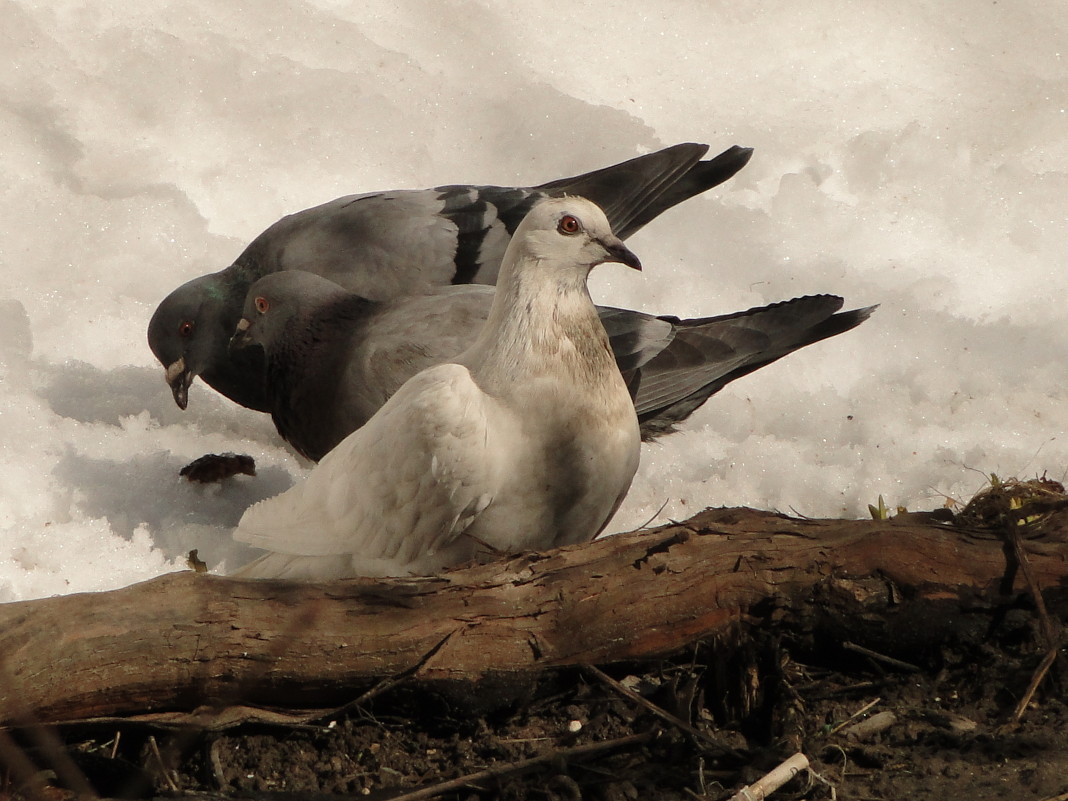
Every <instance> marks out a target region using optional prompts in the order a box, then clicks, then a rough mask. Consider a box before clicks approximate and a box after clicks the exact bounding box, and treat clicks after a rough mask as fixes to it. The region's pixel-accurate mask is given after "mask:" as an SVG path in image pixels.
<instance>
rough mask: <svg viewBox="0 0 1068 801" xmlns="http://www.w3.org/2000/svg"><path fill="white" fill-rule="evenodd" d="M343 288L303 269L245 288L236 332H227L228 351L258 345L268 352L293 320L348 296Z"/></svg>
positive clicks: (289, 271)
mask: <svg viewBox="0 0 1068 801" xmlns="http://www.w3.org/2000/svg"><path fill="white" fill-rule="evenodd" d="M350 295H351V293H349V292H348V291H347V290H345V289H344V288H342V287H340V286H338V285H337V284H335V283H334V282H333V281H330V280H328V279H326V278H323V277H321V276H318V275H315V274H313V273H308V272H304V271H303V270H284V271H282V272H277V273H271V274H269V275H266V276H264V277H263V278H261V279H260V280H258V281H256V283H254V284H253V285H252V286H251V287H249V290H248V294H247V295H246V296H245V306H244V308H243V309H242V311H241V319H240V320H238V321H237V324H236V330H235V331H233V332H231V333H232V334H233V337H232V338H231V339H230V350H231V352H234V351H239V350H241V349H244V348H246V347H248V346H249V345H260V346H261V347H263V348H264V349H265V350H266V351H268V352H270V350H271V349H272V347H273V345H274V344H275V343H276V342H278V341H280V340H281V339H282V338H283V337H284V336H285V332H286V330H287V328H288V327H289V325H290V323H291V321H292V320H294V319H299V318H301V317H302V316H308V315H311V314H313V313H314V312H315V311H316V310H317V309H320V308H322V307H323V306H325V305H326V304H327V303H329V302H330V301H332V300H334V299H337V298H345V297H350Z"/></svg>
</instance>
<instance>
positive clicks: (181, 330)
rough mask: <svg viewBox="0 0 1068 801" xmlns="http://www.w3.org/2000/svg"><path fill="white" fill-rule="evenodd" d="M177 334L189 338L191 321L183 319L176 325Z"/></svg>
mask: <svg viewBox="0 0 1068 801" xmlns="http://www.w3.org/2000/svg"><path fill="white" fill-rule="evenodd" d="M178 336H180V337H181V338H182V339H189V337H191V336H193V321H192V320H183V321H182V322H181V323H180V324H179V326H178Z"/></svg>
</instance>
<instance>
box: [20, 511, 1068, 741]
mask: <svg viewBox="0 0 1068 801" xmlns="http://www.w3.org/2000/svg"><path fill="white" fill-rule="evenodd" d="M1026 552H1027V555H1028V559H1029V561H1030V563H1031V567H1032V569H1033V571H1034V574H1035V576H1036V577H1037V580H1038V581H1039V583H1040V584H1041V585H1042V586H1043V587H1044V588H1050V589H1052V588H1058V587H1059V588H1060V589H1062V590H1063V589H1064V588H1065V587H1066V586H1068V552H1066V549H1065V546H1064V545H1063V544H1061V543H1048V542H1041V541H1029V542H1028V543H1027V544H1026ZM1005 569H1006V562H1005V555H1004V551H1003V545H1002V543H1001V541H1000V540H999V539H997V538H996V537H994V536H976V535H971V534H968V533H966V532H962V531H959V530H957V529H954V528H952V527H949V526H945V525H941V524H934V523H929V522H924V521H923V519H921V518H918V517H913V516H909V515H904V516H900V517H899V518H896V519H894V520H890V521H851V520H802V519H796V518H788V517H784V516H781V515H776V514H771V513H765V512H754V511H752V510H748V509H717V510H712V509H710V510H706V511H705V512H703V513H701V514H699V515H697V516H696V517H694V518H692V519H691V520H689V521H687V522H686V523H684V524H680V525H672V526H666V527H664V528H661V529H657V530H652V531H644V532H635V533H631V534H624V535H619V536H615V537H610V538H606V539H603V540H598V541H596V542H593V543H589V544H586V545H581V546H573V547H569V548H564V549H560V550H557V551H552V552H547V553H543V554H533V555H530V554H528V555H524V556H517V557H513V558H510V559H507V560H503V561H500V562H496V563H493V564H486V565H478V566H471V567H467V568H464V569H460V570H456V571H454V572H451V573H449V574H447V575H446V576H443V577H436V578H426V579H389V580H381V579H378V580H371V579H367V580H354V581H346V582H335V583H329V584H296V583H289V582H282V581H239V580H234V579H227V578H223V577H218V576H211V575H205V574H197V573H194V572H192V571H190V572H183V573H174V574H169V575H166V576H161V577H160V578H157V579H153V580H151V581H146V582H143V583H141V584H137V585H134V586H132V587H128V588H125V589H122V590H116V591H112V592H104V593H92V594H81V595H70V596H64V597H57V598H49V599H44V600H38V601H27V602H19V603H11V604H6V605H2V606H0V720H2V721H3V722H6V723H13V722H19V721H25V720H28V719H33V720H38V721H45V722H52V721H64V720H72V719H82V718H87V717H94V716H109V715H124V714H132V713H143V712H150V711H163V710H191V709H193V708H195V707H197V706H199V705H204V704H231V703H237V702H250V701H251V702H255V703H261V704H268V705H274V706H278V707H287V708H292V707H299V706H304V705H311V704H320V705H321V704H338V703H343V702H344V701H346V700H349V699H351V698H352V697H354V696H355V695H357V694H358V692H359V690H360V689H361V688H365V687H367V686H368V685H369V684H370V683H372V682H374V681H376V680H379V679H382V678H384V677H388V676H393V675H396V674H399V673H402V672H404V671H407V670H412V669H413V668H416V667H417V668H418V670H417V676H418V679H419V680H421V681H445V680H463V681H471V680H477V679H480V678H486V677H492V676H500V675H508V674H530V673H531V672H533V671H540V670H543V669H546V668H551V667H559V666H567V665H576V664H606V663H611V662H619V661H626V660H636V659H648V658H651V657H656V656H658V655H664V654H668V653H671V652H673V651H676V650H678V649H680V648H682V647H684V646H685V645H687V644H689V643H692V642H694V641H696V640H698V639H702V638H708V637H714V636H720V635H724V634H726V633H727V632H729V631H730V630H731V629H732V627H737V626H739V625H742V624H745V625H750V624H752V623H753V622H757V623H759V622H760V621H761V620H770V619H772V616H774V615H779V616H780V617H781V616H782V615H784V614H788V615H797V616H799V617H803V616H806V615H807V616H809V618H810V619H811V618H812V616H819V615H830V612H828V610H829V609H831V608H837V609H838V610H839V612H842V611H843V610H844V611H845V619H844V620H842V619H839V621H838V623H837V625H840V626H843V627H844V628H846V629H848V630H849V631H850V632H851V636H850V638H851V639H854V640H857V641H863V640H864V637H863V636H858V635H857V632H856V630H857V629H860V630H863V629H864V628H865V627H866V626H867V627H868V628H869V629H870V632H872V633H873V636H877V637H883V638H885V640H886V642H887V643H889V644H890V645H892V644H893V643H894V642H899V643H904V644H905V645H908V646H912V645H918V646H920V647H922V646H923V645H924V643H925V642H929V641H930V640H932V639H936V638H937V637H938V636H940V635H939V632H938V625H939V620H945V619H952V618H953V617H954V613H955V612H959V611H960V610H961V609H962V608H964V607H974V606H975V605H976V604H984V603H987V604H988V603H989V602H991V601H992V600H994V599H995V598H996V597H997V595H998V592H999V582H1001V580H1002V578H1003V576H1004V574H1005ZM1017 586H1019V579H1018V580H1017ZM841 617H842V616H841V615H839V618H841ZM918 621H919V622H921V623H923V624H929V625H919V624H918ZM890 645H888V647H890ZM890 650H893V648H892V647H890Z"/></svg>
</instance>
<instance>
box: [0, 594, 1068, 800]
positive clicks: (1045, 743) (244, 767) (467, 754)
mask: <svg viewBox="0 0 1068 801" xmlns="http://www.w3.org/2000/svg"><path fill="white" fill-rule="evenodd" d="M968 639H971V638H968ZM983 639H985V642H982V643H980V644H978V645H975V644H969V645H961V644H959V643H954V642H950V641H947V642H946V643H945V645H944V647H943V648H942V649H941V650H940V651H939V652H938V653H931V654H929V655H927V658H926V659H924V660H923V661H922V663H920V664H918V665H916V666H915V668H918V669H913V668H911V667H909V666H907V665H898V664H894V663H892V662H891V663H888V662H886V661H884V660H882V659H880V658H879V657H871V656H867V655H863V654H859V653H856V652H853V651H849V650H843V649H842V648H841V647H840V646H835V645H834V644H831V643H820V642H814V641H804V640H803V639H795V638H793V637H791V635H790V633H789V632H772V631H769V632H764V633H761V634H758V635H757V636H756V637H751V638H747V639H746V640H745V642H739V643H715V644H712V643H703V644H698V645H696V646H695V647H693V648H692V649H689V650H687V651H686V652H684V653H679V654H677V655H676V656H675V657H674V658H672V659H670V660H665V661H661V662H658V663H656V664H641V665H616V666H612V667H611V668H610V669H609V670H608V673H607V674H606V675H609V676H610V677H611V678H615V679H618V680H620V681H621V682H622V683H623V685H624V687H626V688H628V689H630V690H631V691H633V692H636V693H637V694H638V695H639V696H640V698H642V699H643V700H644V701H645V702H646V704H648V705H649V706H647V705H646V704H642V703H639V702H638V701H635V700H633V699H632V698H631V697H629V696H626V695H624V694H623V693H622V691H620V690H619V689H618V687H616V686H613V685H611V684H609V683H608V682H607V681H606V680H605V678H604V677H603V676H602V675H599V674H597V673H596V672H594V671H590V670H588V669H575V670H568V671H561V672H558V673H553V674H551V675H547V676H545V677H544V678H543V680H541V681H540V682H539V683H538V684H537V685H535V686H531V687H527V688H521V689H522V692H520V694H519V695H515V697H513V698H511V699H508V700H507V701H506V702H505V703H501V693H500V692H499V691H498V690H497V689H495V688H484V690H485V692H484V694H482V693H481V692H479V690H478V689H477V688H476V691H475V693H474V695H465V694H464V693H457V694H456V695H455V697H446V696H444V695H442V694H441V693H429V692H424V691H417V690H413V689H406V688H405V687H404V686H403V684H401V685H399V686H397V687H396V688H395V689H393V690H392V691H390V692H387V693H385V694H382V695H380V696H379V697H377V698H376V699H374V700H373V701H371V702H369V703H368V704H367V705H366V706H364V707H362V708H359V709H356V710H353V712H352V713H351V714H349V715H347V716H345V717H340V718H335V719H331V720H325V721H322V723H321V724H317V725H264V724H259V723H257V724H245V725H242V726H239V727H237V728H234V729H231V730H227V731H222V732H216V733H208V732H200V733H191V732H188V731H187V732H178V733H175V732H168V731H167V730H164V729H153V728H151V727H145V726H141V725H136V724H135V725H130V724H125V725H123V724H114V725H99V726H93V727H89V728H84V727H82V728H73V729H68V730H64V731H61V732H60V734H61V735H62V737H63V739H64V740H65V742H66V743H67V744H68V746H69V749H68V751H67V753H68V754H69V756H70V757H71V759H72V762H73V765H72V766H71V767H74V766H76V768H77V771H78V772H80V773H81V774H82V775H83V776H84V777H85V780H86V781H87V782H88V783H89V785H90V786H92V787H93V788H94V789H95V790H96V792H98V793H99V794H101V795H104V796H109V797H123V798H151V797H157V796H175V795H183V794H192V795H194V796H196V797H228V798H263V799H266V798H278V799H283V798H307V799H313V798H317V797H320V796H326V795H329V796H331V797H338V796H347V797H353V798H394V797H400V798H407V797H412V798H414V797H423V798H426V797H442V798H450V799H464V800H465V801H466V800H468V799H526V798H535V799H561V800H564V799H566V800H567V801H571V800H572V799H605V800H606V801H616V800H617V799H618V800H619V801H622V800H623V799H646V798H657V799H694V798H708V799H724V798H729V797H730V796H731V795H732V794H733V793H734V792H735V791H736V790H738V789H739V788H740V787H742V786H744V785H745V784H746V783H749V782H752V781H754V780H756V779H757V778H759V777H760V776H761V775H762V774H763V773H764V772H766V771H767V770H769V769H770V768H772V767H774V766H775V765H776V764H777V763H778V762H779V761H781V760H782V759H784V758H786V757H788V756H790V755H791V754H793V753H794V752H796V751H801V752H803V753H804V754H806V755H807V757H808V758H809V759H810V760H811V763H812V771H813V772H812V773H804V774H801V775H799V776H798V777H797V778H796V779H794V780H793V781H792V782H790V783H789V784H788V785H786V786H785V787H783V788H782V789H781V790H779V791H778V792H777V794H776V795H775V796H774V797H775V798H782V799H798V798H805V799H832V798H838V799H911V798H939V799H947V800H949V801H953V800H954V799H961V801H964V800H965V799H967V801H987V799H1012V800H1013V801H1016V800H1022V799H1038V800H1039V801H1046V800H1047V799H1065V798H1068V795H1066V794H1068V704H1066V703H1065V694H1064V674H1063V667H1062V665H1063V658H1062V659H1061V660H1059V662H1060V665H1058V666H1055V667H1054V669H1053V671H1052V672H1051V673H1050V674H1049V675H1047V676H1046V678H1045V680H1044V682H1043V685H1042V687H1041V688H1040V689H1039V691H1038V693H1037V694H1036V696H1035V698H1034V700H1033V701H1032V703H1031V704H1030V705H1029V706H1028V707H1027V708H1026V709H1025V710H1024V714H1023V716H1022V719H1021V721H1020V723H1019V724H1017V725H1010V724H1009V723H1008V721H1009V720H1010V718H1011V716H1012V713H1013V709H1014V707H1015V705H1016V704H1017V702H1018V701H1019V699H1020V698H1021V696H1022V694H1023V693H1024V692H1025V690H1026V688H1027V685H1028V683H1029V681H1030V680H1031V678H1032V675H1033V674H1034V671H1035V669H1036V667H1037V666H1038V664H1039V662H1040V660H1041V659H1042V656H1043V653H1042V652H1041V651H1040V649H1038V648H1036V647H1035V645H1034V644H1035V643H1036V642H1037V631H1036V625H1035V616H1034V614H1033V611H1032V610H1029V609H1027V608H1026V605H1021V606H1020V607H1019V608H1015V609H1006V610H1005V612H1004V614H1003V615H1002V616H1001V619H1000V620H999V621H998V623H997V625H996V626H995V627H994V628H993V629H992V630H990V631H989V632H988V633H987V636H985V637H984V638H983ZM511 690H512V693H511V694H513V695H514V694H515V688H511ZM652 705H655V707H656V708H658V709H660V710H663V711H664V712H666V713H668V714H670V715H673V716H675V717H676V718H677V719H680V720H682V721H683V722H687V723H690V724H691V726H692V728H690V729H687V728H685V727H683V726H680V725H678V724H677V723H675V722H673V721H671V720H667V719H665V718H664V717H663V716H658V715H656V714H654V713H653V712H652V711H650V706H652ZM480 707H481V708H480ZM864 709H866V710H867V711H866V712H862V713H861V714H860V715H857V713H858V712H860V711H861V710H864ZM879 713H883V717H882V718H879V719H877V720H881V721H883V722H884V723H886V724H887V725H886V727H885V728H883V729H881V730H879V731H876V732H874V733H869V734H868V735H864V734H863V733H861V735H860V736H857V735H856V733H855V732H853V731H851V730H850V728H849V726H848V725H847V726H845V727H843V726H842V724H844V723H847V721H852V722H853V723H856V722H859V721H863V720H865V719H870V718H872V717H873V716H874V715H877V714H879ZM885 713H891V714H892V719H890V718H889V717H888V716H887V715H886V714H885ZM854 716H856V717H854ZM635 735H638V736H635ZM116 736H118V742H117V743H116ZM19 739H21V740H22V743H23V745H24V746H25V751H24V753H26V754H29V755H31V756H32V757H34V758H35V759H36V760H37V761H38V763H39V766H40V767H41V768H42V771H43V772H41V773H39V774H38V779H39V781H40V785H39V789H38V791H37V797H44V798H49V799H63V798H73V797H75V794H74V793H72V792H68V791H65V790H63V789H60V787H58V786H57V785H61V784H63V782H62V781H61V780H59V779H57V770H56V765H55V764H54V763H55V762H56V759H55V751H54V750H50V749H49V748H48V747H47V746H46V747H44V748H41V747H40V744H39V743H38V745H37V746H36V747H35V745H34V738H33V737H32V736H29V735H27V734H26V733H19ZM613 741H616V742H613ZM606 744H607V745H606ZM584 746H591V748H590V749H588V752H587V753H583V747H584ZM6 756H10V752H8V753H7V754H6ZM5 761H8V760H6V759H5ZM164 765H166V766H167V768H166V770H164V768H163V766H164ZM486 771H490V773H489V774H487V773H486ZM59 773H60V774H61V773H62V771H59ZM472 774H482V775H480V776H475V778H474V779H471V780H470V781H467V782H465V783H464V784H463V786H461V787H459V788H455V787H453V788H451V789H450V788H443V792H442V793H441V795H440V796H437V795H419V796H415V795H405V793H411V792H412V791H413V790H415V789H417V788H423V787H433V786H435V785H441V783H443V782H447V781H449V780H454V779H457V778H460V777H464V776H469V775H472ZM68 783H69V782H68ZM34 796H35V793H34V790H33V787H32V786H26V785H25V784H24V785H23V786H22V787H17V786H15V785H14V783H13V781H12V779H11V773H10V772H9V773H8V774H7V775H6V777H5V778H4V784H3V792H0V798H5V799H7V798H11V799H16V798H33V797H34Z"/></svg>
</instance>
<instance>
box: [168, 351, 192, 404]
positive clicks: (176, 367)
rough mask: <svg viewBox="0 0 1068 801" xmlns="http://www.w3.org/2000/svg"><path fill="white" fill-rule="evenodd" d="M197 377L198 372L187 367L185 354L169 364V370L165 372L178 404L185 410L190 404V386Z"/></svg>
mask: <svg viewBox="0 0 1068 801" xmlns="http://www.w3.org/2000/svg"><path fill="white" fill-rule="evenodd" d="M196 377H197V374H196V373H194V372H193V371H192V370H187V369H185V357H184V356H181V357H179V358H178V361H176V362H171V363H170V364H169V365H167V372H166V373H165V378H166V381H167V385H168V386H169V387H170V388H171V394H172V395H174V402H175V403H177V404H178V408H179V409H181V410H182V411H183V412H184V411H185V407H186V406H188V405H189V386H190V385H191V384H192V383H193V379H194V378H196Z"/></svg>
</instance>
